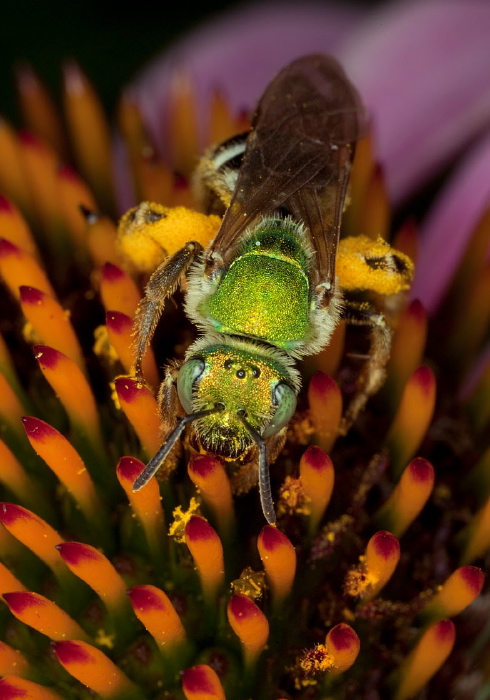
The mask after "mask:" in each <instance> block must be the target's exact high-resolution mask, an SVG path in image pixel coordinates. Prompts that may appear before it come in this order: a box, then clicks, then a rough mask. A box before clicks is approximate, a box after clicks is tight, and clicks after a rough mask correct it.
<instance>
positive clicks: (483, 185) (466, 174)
mask: <svg viewBox="0 0 490 700" xmlns="http://www.w3.org/2000/svg"><path fill="white" fill-rule="evenodd" d="M489 206H490V132H487V134H486V135H485V137H484V138H483V139H482V140H481V141H480V142H478V143H477V144H476V146H474V147H473V149H472V150H471V152H470V153H469V155H468V157H467V158H466V159H465V161H464V162H463V163H462V165H461V166H460V167H459V169H458V170H457V172H456V173H455V175H454V176H453V177H452V179H451V181H450V182H449V184H448V185H447V186H446V187H445V189H444V191H443V192H442V194H441V196H440V197H439V199H438V200H437V202H436V204H435V205H434V207H433V209H432V211H431V212H430V214H429V216H428V217H427V219H426V221H425V223H424V225H423V227H422V235H421V244H420V252H419V256H418V263H417V269H416V273H415V280H414V283H413V286H412V297H413V298H417V299H420V300H421V302H422V303H423V305H424V306H425V307H426V309H428V311H429V312H434V311H435V310H436V309H437V307H438V305H439V303H440V302H441V300H442V297H443V295H444V292H445V291H446V289H447V287H448V285H449V282H450V280H451V278H452V276H453V274H454V272H455V270H456V268H457V266H458V263H459V260H460V259H461V256H462V255H463V253H464V250H465V246H466V244H467V243H468V240H469V237H470V236H471V234H472V232H473V230H474V228H475V226H476V224H477V223H478V221H479V219H480V217H481V216H482V214H483V212H484V211H485V209H486V208H487V207H489Z"/></svg>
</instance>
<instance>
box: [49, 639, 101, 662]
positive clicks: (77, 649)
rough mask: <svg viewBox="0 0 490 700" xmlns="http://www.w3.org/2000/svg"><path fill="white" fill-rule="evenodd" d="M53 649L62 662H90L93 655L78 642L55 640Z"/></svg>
mask: <svg viewBox="0 0 490 700" xmlns="http://www.w3.org/2000/svg"><path fill="white" fill-rule="evenodd" d="M53 649H54V651H55V654H56V656H57V657H58V659H59V660H60V661H61V663H62V664H71V663H72V664H88V663H90V662H91V661H92V657H91V655H90V654H89V653H88V652H87V651H86V650H85V649H84V648H83V647H81V646H80V644H78V643H77V642H54V644H53Z"/></svg>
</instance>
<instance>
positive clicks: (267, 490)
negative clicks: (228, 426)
mask: <svg viewBox="0 0 490 700" xmlns="http://www.w3.org/2000/svg"><path fill="white" fill-rule="evenodd" d="M238 417H239V418H240V420H241V421H242V423H243V425H244V426H245V427H246V429H247V430H248V432H249V433H250V435H251V437H252V440H253V441H254V442H255V444H256V445H257V447H258V448H259V495H260V504H261V506H262V512H263V513H264V515H265V519H266V520H267V522H268V523H269V525H275V524H276V513H275V511H274V501H273V500H272V491H271V479H270V473H269V460H268V459H267V445H266V444H265V440H264V438H263V437H262V435H259V433H258V432H257V431H256V430H254V429H253V428H252V426H251V425H250V423H249V422H248V421H247V420H245V417H244V416H243V414H242V413H240V412H239V413H238Z"/></svg>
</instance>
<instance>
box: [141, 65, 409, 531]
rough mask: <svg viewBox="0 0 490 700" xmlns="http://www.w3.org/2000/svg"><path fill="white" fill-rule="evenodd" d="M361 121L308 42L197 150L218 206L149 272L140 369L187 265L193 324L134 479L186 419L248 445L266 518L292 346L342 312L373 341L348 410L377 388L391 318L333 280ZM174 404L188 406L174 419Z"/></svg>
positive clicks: (310, 342) (148, 213) (325, 335)
mask: <svg viewBox="0 0 490 700" xmlns="http://www.w3.org/2000/svg"><path fill="white" fill-rule="evenodd" d="M365 131H366V117H365V111H364V108H363V106H362V103H361V100H360V98H359V95H358V93H357V91H356V89H355V88H354V87H353V85H352V84H351V83H350V82H349V80H348V79H347V77H346V75H345V73H344V71H343V70H342V68H341V67H340V65H339V64H338V63H337V61H336V60H335V59H333V58H330V57H326V56H322V55H311V56H306V57H303V58H300V59H298V60H296V61H294V62H293V63H291V64H290V65H288V66H287V67H286V68H284V69H283V70H282V71H281V72H280V73H279V74H278V75H277V76H276V77H275V78H274V79H273V80H272V82H271V83H270V85H269V86H268V88H267V89H266V91H265V93H264V94H263V96H262V98H261V99H260V101H259V104H258V107H257V110H256V113H255V116H254V119H253V122H252V128H251V130H250V132H248V133H247V134H244V135H242V136H238V137H236V138H234V139H230V140H229V141H227V142H225V143H224V144H222V145H221V146H219V147H218V148H216V149H214V150H212V151H211V152H210V153H208V154H207V155H206V156H205V158H204V159H203V161H202V163H201V164H200V166H199V168H198V175H199V178H200V181H201V190H202V192H203V193H204V199H205V200H206V204H207V208H208V211H210V212H214V213H215V212H217V211H220V210H221V211H223V210H224V205H223V203H226V205H228V206H227V208H226V211H224V217H223V220H222V224H221V226H220V228H219V231H218V233H217V235H216V237H215V238H214V240H213V241H212V242H211V243H210V244H209V246H208V247H207V248H206V249H205V250H203V248H202V246H201V245H200V244H199V243H196V242H190V243H188V244H187V245H185V246H184V247H183V248H182V249H181V250H180V251H178V252H177V253H175V254H174V255H173V256H172V257H170V258H169V259H167V260H166V261H165V262H164V263H163V264H162V265H160V267H158V268H157V270H156V271H155V272H154V273H153V275H152V276H151V278H150V281H149V283H148V285H147V287H146V289H145V296H144V298H143V300H142V301H141V303H140V306H139V309H138V313H137V316H136V319H135V338H136V356H135V371H136V375H137V377H138V378H142V373H141V362H142V358H143V356H144V354H145V352H146V350H147V348H148V346H149V343H150V341H151V338H152V336H153V333H154V330H155V327H156V325H157V322H158V320H159V318H160V315H161V313H162V310H163V307H164V304H165V300H166V298H167V297H168V296H169V295H170V294H172V293H173V292H174V290H175V289H176V288H177V286H178V285H179V282H180V281H181V279H182V278H183V277H184V276H185V277H186V279H187V288H188V291H187V297H186V303H185V310H186V313H187V315H188V316H189V318H190V319H191V320H192V321H193V322H194V323H195V324H196V325H197V326H198V328H199V329H200V330H201V331H202V337H200V338H199V339H198V340H197V341H196V342H195V343H194V344H193V345H192V346H191V347H190V348H189V350H188V351H187V354H186V357H185V361H184V363H183V364H182V366H180V367H179V366H176V365H175V363H174V364H173V365H172V366H170V367H169V368H168V369H167V373H166V377H165V379H164V381H163V383H162V385H161V388H160V393H159V406H160V412H161V417H162V422H163V428H164V434H166V436H167V438H166V441H165V442H164V444H163V445H162V447H161V448H160V449H159V451H158V452H157V454H156V455H155V456H154V457H153V458H152V459H151V460H150V462H149V463H148V465H147V466H146V468H145V469H144V471H143V472H142V474H141V475H140V476H139V477H138V478H137V479H136V481H135V483H134V486H133V489H134V490H135V491H137V490H139V489H140V488H142V487H143V486H144V485H145V484H146V483H147V482H148V481H149V479H150V478H151V477H152V476H153V475H154V474H155V472H156V471H157V470H158V469H159V468H160V466H161V465H162V463H163V462H164V460H165V459H166V457H167V456H168V455H169V453H170V451H171V450H172V448H173V446H174V445H175V443H176V441H177V440H178V438H179V437H180V435H181V434H182V433H183V431H184V429H185V428H186V426H188V425H191V426H192V430H193V434H194V438H195V439H196V440H197V441H198V442H199V443H200V445H201V447H202V448H204V450H206V451H208V452H210V453H213V454H216V455H222V456H224V457H226V458H239V457H242V456H243V455H244V453H247V455H248V454H249V455H250V459H249V461H250V462H252V461H255V462H257V461H258V481H259V491H260V500H261V504H262V510H263V512H264V515H265V517H266V519H267V521H268V522H269V523H271V524H274V523H275V512H274V505H273V499H272V495H271V486H270V477H269V462H270V461H272V460H273V459H275V457H276V456H277V454H278V452H279V451H280V449H281V448H282V446H283V444H284V440H285V435H286V428H287V425H288V422H289V421H290V419H291V417H292V415H293V413H294V411H295V407H296V396H297V394H298V391H299V389H300V376H299V373H298V371H297V369H296V368H295V366H294V360H295V359H296V358H300V357H303V356H306V355H312V354H315V353H317V352H319V351H320V350H321V349H322V348H324V347H325V346H326V345H327V344H328V343H329V339H330V337H331V335H332V332H333V331H334V329H335V327H336V325H337V323H338V321H339V318H340V317H345V318H347V319H348V320H349V321H352V322H354V323H364V324H368V325H369V326H370V328H371V330H372V343H371V347H372V350H373V352H372V356H371V357H370V359H368V361H367V363H366V365H367V369H366V371H365V372H364V375H363V380H362V382H361V384H362V387H361V388H360V390H359V394H358V396H357V398H356V399H354V400H353V402H352V404H351V406H350V407H349V409H348V416H347V418H346V421H347V422H352V420H353V419H354V418H355V416H356V415H357V413H358V412H359V410H360V409H361V408H362V406H363V405H364V403H365V402H366V400H367V398H368V397H369V396H370V395H371V394H372V393H373V392H374V391H376V390H377V389H378V388H379V386H380V384H381V383H382V381H383V377H384V365H385V364H386V361H387V358H388V355H389V347H390V331H389V329H388V327H387V325H386V323H385V322H384V319H383V317H382V316H381V315H380V314H379V313H376V312H375V311H374V309H372V308H371V307H368V306H366V304H365V303H363V304H359V303H358V302H356V301H349V299H348V298H347V295H345V296H344V295H343V291H342V289H341V288H340V286H339V284H338V282H337V280H336V254H337V248H338V244H339V230H340V223H341V218H342V212H343V209H344V200H345V194H346V188H347V185H348V180H349V172H350V167H351V163H352V158H353V154H354V148H355V143H356V141H357V140H358V139H359V138H360V136H362V135H364V133H365ZM141 207H143V205H141ZM145 207H146V209H144V210H141V211H140V214H142V215H143V216H145V217H147V218H148V222H149V223H151V222H152V221H155V220H156V219H157V218H158V211H157V210H156V209H155V211H152V210H151V206H150V207H148V205H147V204H146V205H145ZM386 247H387V248H388V250H389V251H390V252H389V254H387V255H386V256H385V259H382V260H380V259H379V255H377V256H376V262H375V264H376V266H383V265H384V266H385V267H386V270H387V272H388V273H389V274H391V272H393V273H394V274H405V276H407V275H408V277H409V272H407V271H406V270H405V272H403V270H402V268H403V267H405V268H406V267H407V265H408V263H407V261H406V259H405V258H404V256H401V254H397V253H396V251H392V250H391V249H389V247H388V246H386ZM367 262H368V263H369V260H367ZM373 267H374V263H373ZM182 409H183V411H185V413H186V414H187V415H185V416H184V417H181V418H180V419H179V418H178V416H179V414H180V415H181V416H182V414H183V411H182Z"/></svg>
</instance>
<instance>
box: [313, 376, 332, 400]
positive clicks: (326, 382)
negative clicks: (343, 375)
mask: <svg viewBox="0 0 490 700" xmlns="http://www.w3.org/2000/svg"><path fill="white" fill-rule="evenodd" d="M336 386H337V384H336V382H335V380H334V379H332V377H330V376H329V375H328V374H325V372H315V374H314V375H313V376H312V378H311V380H310V386H309V391H311V392H313V393H315V394H317V395H318V396H321V397H323V396H326V395H327V394H328V393H330V392H331V391H332V390H333V389H335V388H336Z"/></svg>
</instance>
